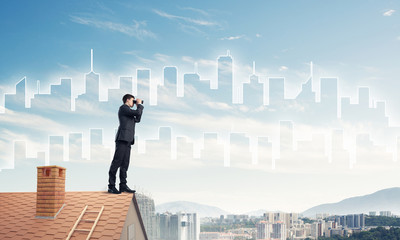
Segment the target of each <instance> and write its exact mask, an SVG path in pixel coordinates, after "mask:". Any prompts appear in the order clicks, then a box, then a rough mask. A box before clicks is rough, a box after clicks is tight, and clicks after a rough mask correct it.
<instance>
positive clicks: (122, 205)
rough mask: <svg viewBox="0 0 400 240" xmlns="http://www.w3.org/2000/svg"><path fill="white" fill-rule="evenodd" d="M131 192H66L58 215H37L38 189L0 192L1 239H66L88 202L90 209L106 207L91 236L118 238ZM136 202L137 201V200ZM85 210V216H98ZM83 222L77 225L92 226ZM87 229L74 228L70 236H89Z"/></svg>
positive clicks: (83, 237) (88, 209) (79, 237)
mask: <svg viewBox="0 0 400 240" xmlns="http://www.w3.org/2000/svg"><path fill="white" fill-rule="evenodd" d="M131 201H132V194H127V193H122V194H118V195H117V194H109V193H106V192H66V194H65V206H64V208H63V209H62V210H61V212H60V213H59V214H58V215H57V217H56V218H55V219H41V218H36V217H35V214H36V192H15V193H0V239H66V237H67V236H68V234H69V232H70V231H71V229H72V227H73V226H74V224H75V222H76V221H77V219H78V217H79V215H80V214H81V212H82V210H83V209H84V207H85V206H86V205H88V208H87V211H97V212H98V211H100V209H101V207H102V206H104V211H103V213H102V215H101V217H100V220H99V221H98V223H97V225H96V228H95V229H94V232H93V234H92V237H91V238H90V239H119V238H120V235H121V232H122V228H123V226H124V222H125V219H126V215H127V213H128V209H129V205H130V203H131ZM134 202H136V201H134ZM96 217H97V214H96V213H86V214H85V215H84V218H85V219H96ZM92 225H93V223H90V222H81V223H80V224H79V225H78V226H77V228H79V229H90V228H91V226H92ZM87 235H88V234H87V233H85V232H74V234H73V237H72V238H71V239H86V237H87Z"/></svg>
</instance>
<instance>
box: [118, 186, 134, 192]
mask: <svg viewBox="0 0 400 240" xmlns="http://www.w3.org/2000/svg"><path fill="white" fill-rule="evenodd" d="M119 191H120V192H128V193H135V192H136V190H132V189H130V188H129V187H128V186H120V187H119Z"/></svg>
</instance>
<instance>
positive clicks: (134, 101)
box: [133, 99, 144, 104]
mask: <svg viewBox="0 0 400 240" xmlns="http://www.w3.org/2000/svg"><path fill="white" fill-rule="evenodd" d="M133 103H134V104H136V99H134V100H133ZM142 104H144V100H143V99H142Z"/></svg>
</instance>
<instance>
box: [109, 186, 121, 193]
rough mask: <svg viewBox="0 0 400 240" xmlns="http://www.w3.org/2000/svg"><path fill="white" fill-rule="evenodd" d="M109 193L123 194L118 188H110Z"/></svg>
mask: <svg viewBox="0 0 400 240" xmlns="http://www.w3.org/2000/svg"><path fill="white" fill-rule="evenodd" d="M108 192H109V193H113V194H121V192H120V191H118V189H117V188H116V187H108Z"/></svg>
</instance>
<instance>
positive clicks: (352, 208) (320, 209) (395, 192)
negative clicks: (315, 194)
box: [303, 187, 400, 217]
mask: <svg viewBox="0 0 400 240" xmlns="http://www.w3.org/2000/svg"><path fill="white" fill-rule="evenodd" d="M370 211H376V212H377V214H379V211H391V212H392V213H395V214H399V213H400V188H399V187H395V188H387V189H383V190H380V191H377V192H374V193H371V194H368V195H364V196H358V197H351V198H347V199H344V200H342V201H340V202H336V203H327V204H321V205H318V206H315V207H312V208H310V209H307V210H306V211H304V212H303V216H305V217H315V214H316V213H329V214H331V215H334V214H338V215H345V214H353V213H354V214H356V213H369V212H370Z"/></svg>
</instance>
